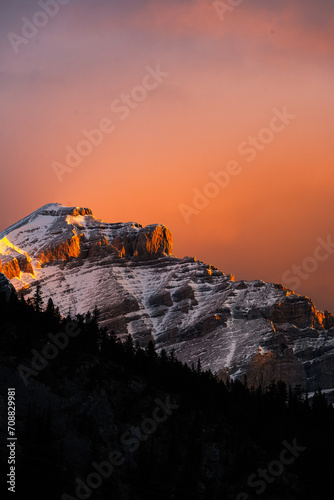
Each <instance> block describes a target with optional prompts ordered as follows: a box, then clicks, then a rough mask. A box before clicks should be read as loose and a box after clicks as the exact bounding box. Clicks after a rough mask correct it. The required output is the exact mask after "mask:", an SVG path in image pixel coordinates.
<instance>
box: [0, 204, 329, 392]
mask: <svg viewBox="0 0 334 500" xmlns="http://www.w3.org/2000/svg"><path fill="white" fill-rule="evenodd" d="M0 271H1V273H2V281H1V282H2V283H3V285H2V286H3V287H4V288H6V289H7V292H8V290H9V287H10V284H11V285H12V286H13V287H14V288H15V290H16V291H17V292H18V293H20V294H23V295H24V296H25V297H26V299H28V298H32V297H33V296H34V294H35V290H36V286H37V284H39V285H40V287H41V290H42V292H43V295H44V297H52V299H53V302H54V304H55V306H56V307H58V308H59V311H60V313H61V314H62V315H63V316H66V315H67V314H70V315H72V316H75V315H77V314H86V312H87V311H89V310H90V311H92V309H93V308H94V306H97V307H98V309H99V311H100V316H99V324H100V326H101V327H103V328H105V329H106V330H107V332H109V333H112V334H115V335H116V336H117V337H118V338H120V339H123V340H124V339H125V338H127V336H128V335H131V337H132V339H133V341H134V343H137V342H138V343H139V345H141V346H146V345H147V343H148V342H149V341H151V342H152V343H153V344H154V346H155V349H156V350H157V351H158V352H160V351H161V350H162V349H165V350H166V351H167V352H171V351H172V350H173V352H174V353H175V356H176V357H177V358H178V359H179V360H180V361H182V362H186V363H188V364H189V365H191V364H196V363H197V360H198V358H200V360H201V365H202V367H203V369H210V370H211V371H212V372H213V373H214V374H216V375H217V376H218V377H219V378H221V379H222V380H225V381H226V380H227V379H232V380H237V379H239V380H243V378H244V376H245V375H247V379H248V382H249V384H251V385H254V386H260V385H261V386H262V387H266V386H269V385H270V384H271V382H272V381H273V380H276V381H278V380H282V381H285V382H286V383H287V385H291V386H294V385H300V386H301V387H302V388H303V389H305V390H307V391H309V392H310V393H313V392H314V391H316V390H318V388H319V387H321V388H322V389H323V390H326V391H327V393H328V395H329V397H331V393H332V392H333V394H334V391H333V389H334V318H333V316H332V314H330V313H329V312H327V311H325V312H320V311H318V310H317V309H316V307H315V305H314V304H313V302H312V301H311V300H310V299H309V298H307V297H304V296H301V295H297V294H295V293H294V292H293V291H292V290H289V289H287V288H285V287H283V286H282V285H280V284H277V283H266V282H263V281H261V280H255V281H243V280H241V281H236V280H235V278H234V276H233V275H232V274H224V273H223V272H222V271H220V270H219V269H217V268H215V267H214V266H212V265H208V264H205V263H203V262H200V261H197V260H196V259H195V258H192V257H185V258H183V259H180V258H177V257H175V256H174V255H173V253H172V236H171V233H170V231H169V230H168V229H167V228H166V227H165V226H163V225H160V224H155V225H149V226H147V227H142V226H141V225H140V224H138V223H134V222H129V223H106V222H104V221H102V220H99V219H96V218H95V217H94V216H93V213H92V211H91V210H90V209H88V208H80V207H64V206H62V205H60V204H58V203H53V204H48V205H45V206H44V207H41V208H40V209H39V210H36V211H35V212H33V213H32V214H30V215H29V216H27V217H25V218H24V219H22V220H21V221H19V222H17V223H16V224H14V225H12V226H11V227H9V228H8V229H6V230H5V231H3V232H2V233H1V234H0ZM6 278H7V279H8V280H9V282H10V283H9V282H8V280H6ZM0 286H1V284H0ZM333 394H332V395H333Z"/></svg>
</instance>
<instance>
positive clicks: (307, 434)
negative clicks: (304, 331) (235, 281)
mask: <svg viewBox="0 0 334 500" xmlns="http://www.w3.org/2000/svg"><path fill="white" fill-rule="evenodd" d="M41 305H42V298H41V296H40V293H39V289H38V288H37V290H36V294H35V299H34V305H32V304H27V303H25V302H24V301H23V300H21V299H18V298H17V297H16V295H15V294H12V295H11V297H10V299H9V301H6V299H5V297H4V296H3V297H1V298H0V352H1V359H0V374H1V458H2V463H1V476H2V477H1V479H2V483H3V484H4V488H5V491H6V490H7V488H8V487H9V484H7V487H6V485H5V482H6V480H7V479H8V478H6V474H8V473H9V464H8V463H7V460H8V456H9V453H10V448H9V447H8V446H7V443H8V442H11V441H10V440H8V439H7V438H8V429H7V420H6V414H7V410H6V408H7V406H8V405H7V389H8V388H15V403H16V422H15V431H16V437H17V441H16V444H15V452H16V456H15V478H16V486H15V491H16V493H15V495H14V494H13V493H10V492H8V490H7V494H8V498H16V499H26V498H28V497H31V496H32V497H33V498H34V499H35V500H39V499H43V500H46V499H47V500H53V499H61V498H62V499H64V500H66V499H67V500H68V499H73V498H77V499H88V498H90V499H99V500H100V499H101V500H107V499H108V500H109V499H115V500H118V499H122V500H128V499H129V500H130V499H131V500H142V499H143V500H144V499H145V500H151V499H152V500H153V499H154V500H156V499H159V498H166V499H188V498H189V499H195V500H209V499H210V500H218V499H219V500H221V499H231V500H232V499H238V500H246V499H248V498H249V499H253V498H260V499H261V498H263V499H272V500H274V499H282V500H283V499H284V500H286V499H288V500H289V499H308V498H310V499H311V498H312V499H315V498H316V499H322V498H324V499H325V498H328V495H327V494H326V493H325V492H326V488H327V487H328V486H329V485H330V487H332V481H331V479H332V478H331V474H332V469H333V455H334V452H333V449H334V425H333V424H334V418H333V417H334V411H333V408H332V406H331V405H328V403H327V401H326V399H325V397H324V396H323V395H322V394H321V393H317V394H316V395H315V396H314V398H313V401H312V404H310V403H309V402H308V401H307V399H306V398H305V396H304V395H303V394H302V393H301V391H300V390H299V389H298V387H296V388H294V389H293V390H292V389H291V388H287V387H286V385H285V384H284V383H282V382H279V381H277V383H275V382H273V383H272V385H271V386H270V388H269V389H268V390H267V391H266V392H265V393H263V392H262V391H261V389H257V390H253V389H252V388H249V387H247V382H246V381H245V383H244V384H242V383H240V382H236V383H231V382H227V383H226V384H224V383H223V382H221V381H220V382H218V381H217V380H216V379H215V377H214V376H213V375H212V374H211V373H210V372H202V370H201V366H200V363H198V365H197V366H193V367H191V368H190V367H188V366H186V365H183V364H182V363H181V362H180V361H178V360H176V359H175V357H174V356H173V354H171V355H167V354H166V353H165V352H164V351H162V353H161V354H160V355H157V354H156V352H155V351H154V347H153V344H152V343H150V344H148V346H147V348H146V349H140V348H138V347H136V346H134V345H133V343H132V341H131V338H128V339H127V341H126V342H125V343H123V344H122V343H120V342H118V341H116V340H115V339H114V338H113V337H112V336H111V337H109V336H107V335H106V333H105V331H103V330H101V329H99V327H98V311H97V310H95V311H94V313H93V314H87V315H86V316H85V317H83V316H78V317H76V318H75V319H71V318H70V317H68V318H63V319H62V318H61V317H60V315H59V313H58V311H57V310H56V309H55V308H54V306H53V304H52V301H51V300H49V302H48V305H47V309H46V311H45V312H42V307H41ZM9 495H11V497H10V496H9Z"/></svg>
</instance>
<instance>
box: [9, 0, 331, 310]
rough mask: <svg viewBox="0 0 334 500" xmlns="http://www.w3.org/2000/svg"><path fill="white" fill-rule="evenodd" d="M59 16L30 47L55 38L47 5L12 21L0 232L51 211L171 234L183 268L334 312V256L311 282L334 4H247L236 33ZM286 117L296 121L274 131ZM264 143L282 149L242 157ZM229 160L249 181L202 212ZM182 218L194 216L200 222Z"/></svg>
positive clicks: (99, 7)
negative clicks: (77, 155)
mask: <svg viewBox="0 0 334 500" xmlns="http://www.w3.org/2000/svg"><path fill="white" fill-rule="evenodd" d="M45 1H46V0H45ZM54 1H56V0H54ZM40 3H43V0H42V1H41V2H40ZM60 3H61V2H59V4H57V5H58V7H59V9H58V11H57V12H56V13H55V14H54V16H53V17H52V18H51V17H50V16H49V17H48V15H47V14H46V20H45V22H46V24H45V26H43V27H40V28H38V29H37V33H36V34H35V35H34V36H31V38H29V39H27V38H26V39H25V40H26V41H25V42H24V41H22V38H21V39H18V38H15V37H14V38H13V36H14V35H13V34H15V35H16V36H21V37H23V38H24V36H23V31H22V30H23V29H24V21H22V18H26V19H28V20H30V21H32V20H37V22H38V20H39V21H40V22H42V23H43V19H44V18H43V16H42V17H40V18H39V17H38V15H37V17H36V13H37V12H38V11H41V8H40V7H39V6H38V5H39V4H38V3H36V2H34V1H32V0H31V1H30V0H27V1H25V2H23V1H16V2H12V1H9V0H8V1H7V0H6V1H4V2H2V4H1V7H0V9H1V10H2V15H1V16H0V18H1V21H0V23H1V28H2V29H1V32H2V33H3V36H2V43H1V48H0V57H1V70H0V81H1V94H0V105H1V112H2V120H1V124H2V131H1V132H2V133H1V136H0V145H1V155H2V176H1V186H2V189H1V201H0V203H1V211H0V229H4V228H5V227H7V226H8V225H10V224H11V223H13V222H15V221H16V220H18V219H19V218H21V217H23V216H25V215H26V214H28V213H30V212H31V211H33V210H35V209H36V208H38V207H39V206H41V205H43V204H45V203H48V202H52V201H58V202H60V203H63V204H69V205H83V206H88V207H90V208H91V209H92V210H93V212H94V214H95V215H96V216H97V217H101V218H103V219H105V220H107V221H110V222H112V221H115V222H116V221H129V220H133V221H138V222H140V223H141V224H143V225H146V224H150V223H154V222H161V223H163V224H165V225H166V226H168V227H169V228H170V229H171V231H172V233H173V237H174V250H175V254H176V255H177V256H179V257H183V256H185V255H195V256H196V257H197V258H198V259H200V260H204V261H206V262H208V263H211V264H213V265H216V266H217V267H219V268H220V269H222V271H224V272H226V273H234V274H235V275H236V278H237V279H256V278H260V279H263V280H266V281H276V282H282V281H284V280H283V276H285V277H286V279H285V284H286V286H291V283H292V282H293V281H294V282H295V283H297V281H298V279H299V282H300V283H298V286H297V287H295V288H297V289H296V291H297V292H298V293H303V294H306V295H308V296H310V297H311V298H313V300H314V301H315V303H316V305H317V306H318V307H319V308H321V309H324V308H328V309H330V310H332V311H333V312H334V299H333V292H334V284H333V280H332V276H333V270H334V252H333V255H332V254H331V253H330V249H329V250H328V252H327V258H326V260H322V261H321V262H320V261H319V262H316V263H315V264H314V266H313V267H314V268H315V267H316V269H315V270H314V271H312V272H305V270H304V271H303V268H304V265H306V264H305V263H306V262H307V261H305V259H310V258H312V256H313V255H314V252H315V249H316V248H317V246H318V245H319V243H318V241H317V239H318V238H323V239H325V240H326V239H327V238H329V237H330V236H331V235H332V234H333V239H334V232H332V220H331V214H332V213H333V201H332V200H334V197H333V186H334V184H333V177H334V174H333V148H332V142H333V140H332V134H333V128H334V127H333V125H334V112H333V111H334V109H333V108H334V99H333V90H332V89H333V73H334V71H333V69H334V68H333V55H334V54H333V52H334V51H333V47H334V45H333V38H334V29H333V28H334V6H333V5H332V3H331V2H328V1H326V0H321V1H319V2H314V1H312V0H304V1H302V0H296V1H294V2H293V6H291V2H289V1H288V0H280V1H278V0H277V1H273V2H270V3H269V5H268V2H267V1H265V0H253V1H252V2H251V1H250V0H244V1H243V2H240V5H239V6H238V7H235V8H234V9H233V10H230V9H228V10H226V13H225V15H224V19H221V18H220V16H219V8H218V7H217V10H216V9H215V7H214V6H213V5H212V2H206V1H192V0H183V1H181V0H179V1H178V2H176V1H170V2H162V1H157V0H155V1H154V2H153V1H152V2H149V1H144V0H128V1H127V2H123V1H122V2H121V1H116V0H114V1H110V2H104V1H102V0H101V1H96V0H95V1H90V0H87V1H80V2H79V1H75V0H71V1H68V2H67V3H66V1H64V0H63V4H62V5H60ZM223 3H224V2H220V3H219V2H218V4H219V5H221V4H223ZM232 3H233V2H232ZM218 4H217V2H216V5H218ZM226 4H228V1H227V0H226V2H225V5H226ZM55 9H56V10H57V7H55ZM220 12H221V10H220ZM44 17H45V16H44ZM30 29H31V28H30ZM10 34H11V35H10ZM15 44H16V45H15ZM15 52H17V53H15ZM148 67H149V68H150V69H149V70H148V69H147V68H148ZM157 67H159V68H160V71H161V72H162V73H163V76H161V77H159V76H158V77H157V79H156V80H154V78H153V77H152V76H150V72H151V73H152V71H153V70H155V69H156V68H157ZM167 74H168V75H167ZM143 83H145V85H146V87H147V88H146V89H145V88H144V89H143ZM153 87H155V88H153ZM129 94H130V95H131V98H130V101H127V102H128V104H125V102H126V99H127V97H126V96H127V95H129ZM133 96H135V97H133ZM136 99H137V100H136ZM123 100H125V101H124V102H123V103H121V102H120V101H123ZM112 106H113V109H112ZM120 106H123V108H122V109H123V111H121V110H120ZM124 106H126V107H125V108H124ZM284 108H286V110H287V113H288V114H290V115H294V116H295V118H293V119H291V120H290V122H289V124H283V125H284V126H283V127H279V123H278V122H277V120H276V121H275V122H274V124H275V127H274V128H275V131H272V132H270V130H269V132H268V127H269V128H270V126H271V125H270V124H273V121H272V120H273V117H274V116H275V112H274V111H273V110H274V109H275V110H276V114H277V110H278V111H281V112H282V110H284ZM117 109H118V112H115V110H117ZM121 118H124V119H121ZM106 119H108V120H109V121H105V120H106ZM101 122H102V123H104V124H105V123H108V124H109V127H111V126H112V127H113V131H112V132H110V133H103V134H102V137H103V139H102V142H101V144H99V145H97V146H91V147H90V149H91V151H90V152H89V154H88V155H87V156H85V157H83V158H81V161H80V165H78V166H77V167H75V168H74V167H73V168H72V167H69V165H68V164H67V163H66V154H67V153H66V148H67V147H70V148H73V149H74V150H76V149H77V148H78V144H79V143H80V141H83V140H86V138H85V135H84V133H83V132H82V131H83V130H86V131H91V130H92V129H95V128H96V127H98V126H99V125H101ZM280 124H281V125H282V122H280ZM277 128H282V130H280V131H279V132H278V131H277V130H276V129H277ZM264 129H267V130H266V131H264ZM268 134H269V135H268ZM270 134H271V136H270ZM254 137H255V140H257V141H259V139H258V137H260V138H263V139H264V140H265V139H266V138H269V139H270V140H269V139H268V142H267V143H266V144H263V142H261V140H260V142H257V144H259V145H260V146H259V147H260V148H261V150H256V149H255V150H254V149H253V154H250V153H249V154H248V155H246V154H241V153H240V148H241V151H245V148H246V147H248V148H249V147H254V146H249V145H248V143H249V141H250V140H251V141H252V140H254ZM252 138H253V139H252ZM95 140H97V139H96V138H95ZM242 145H243V146H242ZM238 149H239V152H238ZM254 151H255V153H254ZM251 156H254V159H252V161H247V159H249V158H250V157H251ZM232 161H234V162H238V165H239V170H240V171H239V173H238V174H236V175H234V176H230V177H231V178H230V182H229V183H228V185H226V187H219V188H212V189H216V191H217V194H216V196H215V197H212V198H211V199H208V201H207V203H206V204H207V206H206V207H205V208H203V209H201V210H198V209H196V208H195V210H194V206H193V198H194V196H195V195H194V191H193V190H194V189H197V190H199V192H201V193H203V191H205V189H209V188H207V185H208V183H209V182H212V178H211V177H210V172H216V173H217V172H221V171H224V170H225V171H226V168H227V165H228V164H229V163H230V162H232ZM55 162H58V164H59V163H61V164H62V165H64V166H65V168H66V169H67V171H66V172H63V173H62V174H59V175H58V177H57V175H56V173H55V170H54V168H53V166H52V165H54V164H55ZM59 179H62V182H60V180H59ZM196 192H198V191H196ZM180 206H181V207H183V211H184V207H185V206H187V207H188V209H189V208H190V210H193V212H196V213H192V214H191V215H190V217H189V218H188V223H187V222H186V220H185V218H184V217H183V215H182V213H181V210H180ZM322 255H323V254H322ZM313 258H314V257H313ZM294 265H296V266H301V268H302V271H301V272H302V274H303V276H304V277H303V278H298V279H297V278H296V272H295V271H292V266H294ZM309 265H310V266H311V267H312V263H311V264H310V261H309ZM299 272H300V271H299ZM305 275H307V277H305ZM286 281H288V282H286Z"/></svg>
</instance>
